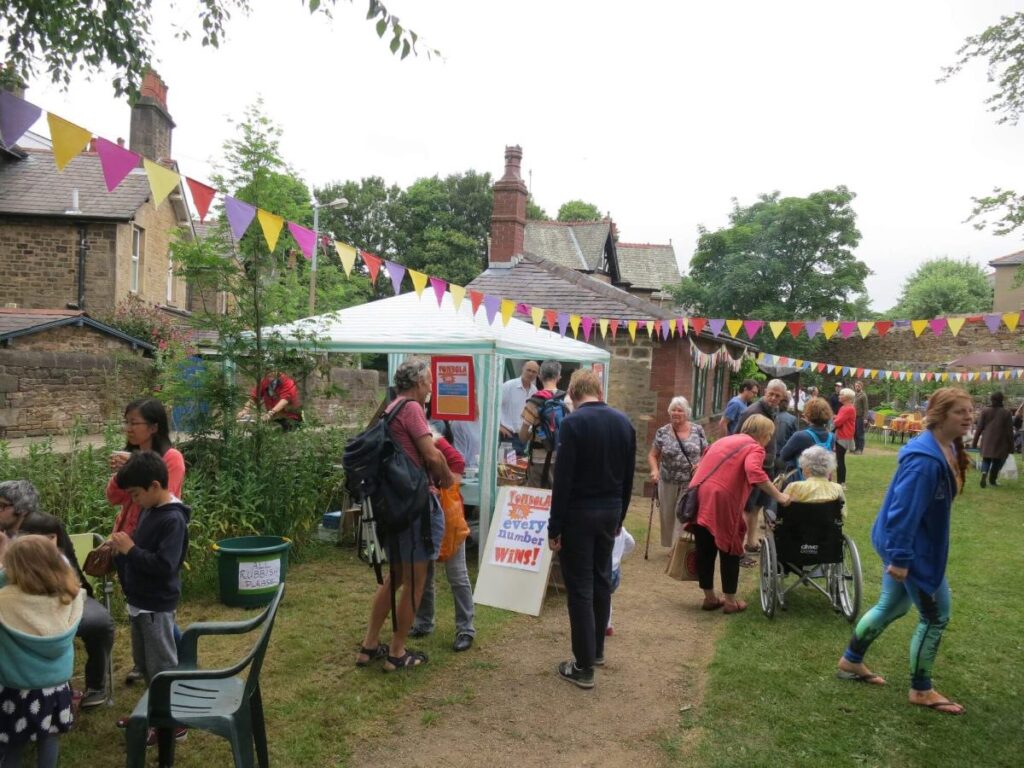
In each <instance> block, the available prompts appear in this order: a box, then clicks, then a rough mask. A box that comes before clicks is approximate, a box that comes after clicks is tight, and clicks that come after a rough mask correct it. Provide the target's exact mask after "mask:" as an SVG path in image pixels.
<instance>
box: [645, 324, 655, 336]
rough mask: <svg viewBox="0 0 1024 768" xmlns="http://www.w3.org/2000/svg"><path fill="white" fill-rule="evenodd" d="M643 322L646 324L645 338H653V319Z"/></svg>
mask: <svg viewBox="0 0 1024 768" xmlns="http://www.w3.org/2000/svg"><path fill="white" fill-rule="evenodd" d="M644 323H645V324H646V325H647V338H649V339H653V338H654V321H653V320H645V321H644Z"/></svg>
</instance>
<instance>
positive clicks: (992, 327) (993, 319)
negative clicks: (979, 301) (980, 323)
mask: <svg viewBox="0 0 1024 768" xmlns="http://www.w3.org/2000/svg"><path fill="white" fill-rule="evenodd" d="M1002 322H1003V318H1002V317H1000V316H999V315H985V325H987V326H988V332H989V333H995V332H996V331H998V330H999V326H1000V325H1001V324H1002Z"/></svg>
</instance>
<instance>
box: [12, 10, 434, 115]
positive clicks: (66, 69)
mask: <svg viewBox="0 0 1024 768" xmlns="http://www.w3.org/2000/svg"><path fill="white" fill-rule="evenodd" d="M336 2H337V0H327V4H324V3H323V2H322V0H301V3H302V5H304V6H306V7H307V8H308V9H309V12H310V13H317V12H318V11H319V12H321V13H324V14H325V15H327V16H330V15H331V8H332V7H333V6H334V5H335V4H336ZM350 2H351V0H350ZM198 6H199V13H198V27H199V29H200V31H201V34H202V37H201V43H202V45H203V46H204V47H205V46H212V47H214V48H217V47H219V46H220V43H221V41H222V40H223V39H224V36H225V34H226V29H227V24H228V22H229V21H230V20H231V14H232V13H233V12H236V11H237V12H241V13H243V14H245V13H248V12H249V10H250V0H199V2H198ZM152 7H153V0H121V1H120V2H103V3H97V2H94V0H6V2H4V3H3V4H2V5H0V39H3V40H4V41H5V42H6V44H7V49H8V50H7V53H6V54H5V57H6V69H5V70H3V71H0V85H4V84H10V83H11V82H17V81H18V80H21V81H28V80H30V79H31V77H32V76H33V75H34V74H36V72H37V71H38V70H39V69H45V70H46V71H47V72H49V74H50V76H51V78H52V79H53V82H55V83H62V84H63V85H64V86H67V85H68V84H69V83H70V82H71V74H72V72H74V71H75V70H76V69H84V70H86V71H89V72H98V71H99V70H101V69H102V68H104V67H107V66H109V67H111V68H112V69H113V70H114V78H113V81H112V84H113V86H114V93H115V94H116V95H118V96H120V95H121V94H124V93H127V94H129V95H130V96H131V97H133V98H134V97H135V96H137V95H138V90H139V85H140V83H141V82H142V76H143V74H145V71H146V69H148V68H149V66H150V63H151V61H152V57H153V32H152V29H151V27H152V23H153V16H152ZM366 18H367V19H369V20H371V21H374V22H375V27H376V30H377V35H378V36H379V37H382V38H383V37H384V36H385V35H390V37H391V41H390V43H389V47H390V48H391V52H392V53H395V54H399V53H400V55H401V57H402V58H403V59H404V58H405V57H406V56H408V55H409V54H410V53H413V54H417V55H418V50H417V48H416V44H417V42H418V41H419V36H418V35H417V34H416V33H415V32H414V31H412V30H411V29H405V28H404V27H402V25H401V24H400V23H399V20H398V18H397V17H396V16H393V15H392V14H391V13H390V12H389V11H388V9H387V8H386V7H385V6H384V4H383V3H381V2H379V0H368V9H367V13H366ZM175 35H176V36H177V37H179V38H181V39H183V40H184V39H189V38H191V37H192V35H193V27H191V26H185V27H181V28H179V29H178V30H177V31H176V32H175ZM424 52H425V53H426V55H427V58H430V57H432V56H439V55H440V52H439V51H437V50H434V49H432V48H424Z"/></svg>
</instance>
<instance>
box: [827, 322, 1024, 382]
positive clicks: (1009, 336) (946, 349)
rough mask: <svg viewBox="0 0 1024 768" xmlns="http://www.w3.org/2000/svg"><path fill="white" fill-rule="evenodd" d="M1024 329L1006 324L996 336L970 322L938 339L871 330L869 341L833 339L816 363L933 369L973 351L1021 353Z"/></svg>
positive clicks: (899, 331) (927, 334) (982, 325)
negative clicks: (955, 332)
mask: <svg viewBox="0 0 1024 768" xmlns="http://www.w3.org/2000/svg"><path fill="white" fill-rule="evenodd" d="M1022 330H1024V329H1022V328H1021V327H1020V326H1018V329H1017V330H1016V331H1013V332H1011V331H1009V330H1007V329H1006V326H1005V325H1003V326H1001V327H1000V330H999V331H998V332H997V333H989V330H988V327H987V326H986V325H985V323H984V322H967V323H964V326H963V328H961V329H960V333H959V334H957V335H956V336H953V335H952V334H951V333H950V332H949V331H948V330H946V331H943V333H942V335H941V336H935V334H933V333H932V332H931V330H930V329H925V331H924V333H922V334H921V335H920V336H918V337H915V336H914V332H913V331H912V330H911V329H909V328H907V329H902V328H893V329H892V330H890V331H889V332H888V333H887V334H886V335H885V336H878V335H877V331H872V332H871V335H869V336H868V337H867V338H866V339H862V338H861V337H860V336H851V337H850V338H848V339H839V338H837V337H833V338H832V341H830V342H829V343H828V346H827V347H826V348H825V351H824V352H822V353H820V355H819V357H820V360H818V361H816V362H822V363H834V364H837V365H844V366H845V365H849V366H855V367H858V368H882V369H887V370H897V371H902V370H925V369H928V368H932V369H934V368H935V367H937V366H940V365H944V364H946V363H948V362H949V361H951V360H955V359H956V358H958V357H963V356H964V355H968V354H970V353H972V352H987V351H989V350H992V349H994V350H999V351H1003V352H1022V351H1024V346H1022V342H1024V333H1022Z"/></svg>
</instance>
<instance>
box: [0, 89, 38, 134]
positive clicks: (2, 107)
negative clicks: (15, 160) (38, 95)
mask: <svg viewBox="0 0 1024 768" xmlns="http://www.w3.org/2000/svg"><path fill="white" fill-rule="evenodd" d="M42 114H43V110H41V109H40V108H39V107H37V106H36V105H35V104H32V103H30V102H27V101H25V100H24V99H19V98H18V97H17V96H15V95H14V94H13V93H11V92H10V91H3V90H0V140H2V141H3V143H4V144H5V145H6V146H8V147H13V146H14V145H15V144H17V143H18V139H20V138H21V137H22V136H24V135H25V131H27V130H28V129H29V128H31V127H32V125H33V124H34V123H35V121H36V120H38V119H39V116H40V115H42Z"/></svg>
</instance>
